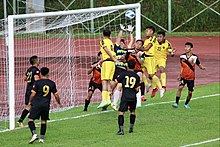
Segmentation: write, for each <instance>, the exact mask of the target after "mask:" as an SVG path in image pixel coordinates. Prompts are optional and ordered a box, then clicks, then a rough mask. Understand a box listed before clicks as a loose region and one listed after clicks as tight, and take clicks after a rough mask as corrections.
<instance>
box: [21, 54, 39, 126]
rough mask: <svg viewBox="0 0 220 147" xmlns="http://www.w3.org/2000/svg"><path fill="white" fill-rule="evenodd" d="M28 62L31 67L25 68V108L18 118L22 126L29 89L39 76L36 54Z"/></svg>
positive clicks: (27, 111)
mask: <svg viewBox="0 0 220 147" xmlns="http://www.w3.org/2000/svg"><path fill="white" fill-rule="evenodd" d="M30 64H31V67H30V68H28V69H27V71H26V74H25V77H24V81H26V82H27V87H26V93H25V105H26V108H25V109H24V110H23V111H22V114H21V117H20V118H19V120H18V122H17V123H18V125H19V126H20V127H21V128H23V127H24V125H23V120H24V119H25V117H26V116H27V115H28V113H29V111H30V108H31V105H28V103H29V98H30V95H31V90H32V88H33V85H34V82H35V81H37V80H39V76H40V70H39V69H38V66H39V64H40V61H39V58H38V57H37V56H32V57H31V58H30Z"/></svg>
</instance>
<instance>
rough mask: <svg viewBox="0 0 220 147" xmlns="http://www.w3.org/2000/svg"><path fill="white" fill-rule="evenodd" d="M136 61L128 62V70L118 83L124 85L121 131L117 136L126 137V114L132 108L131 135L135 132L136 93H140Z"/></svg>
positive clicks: (121, 103)
mask: <svg viewBox="0 0 220 147" xmlns="http://www.w3.org/2000/svg"><path fill="white" fill-rule="evenodd" d="M134 68H135V61H134V60H130V61H128V70H127V71H125V72H123V73H122V74H121V75H120V76H119V77H118V78H117V81H118V82H119V83H122V89H123V90H122V98H121V102H120V106H119V110H118V111H119V115H118V126H119V131H118V132H117V135H124V113H125V112H126V111H127V110H128V107H130V109H129V110H130V128H129V133H132V132H133V128H134V123H135V118H136V115H135V109H136V104H137V97H136V93H137V92H138V91H139V84H140V78H139V76H138V75H137V74H136V73H135V72H134V70H133V69H134Z"/></svg>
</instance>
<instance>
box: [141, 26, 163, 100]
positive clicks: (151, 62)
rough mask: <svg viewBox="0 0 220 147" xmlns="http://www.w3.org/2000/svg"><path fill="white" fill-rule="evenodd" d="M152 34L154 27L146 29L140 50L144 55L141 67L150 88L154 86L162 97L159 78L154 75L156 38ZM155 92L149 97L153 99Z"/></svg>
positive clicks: (155, 90) (154, 90)
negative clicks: (146, 74)
mask: <svg viewBox="0 0 220 147" xmlns="http://www.w3.org/2000/svg"><path fill="white" fill-rule="evenodd" d="M154 32H155V28H154V27H152V26H149V27H146V37H147V39H146V40H145V41H144V45H143V48H142V49H141V50H143V51H144V53H145V60H144V63H143V65H142V67H143V71H144V72H146V71H147V72H148V75H149V79H150V81H151V85H152V87H154V85H156V86H157V87H158V88H159V89H160V97H163V95H164V92H165V90H164V89H163V88H162V85H161V83H160V80H159V78H158V77H157V76H156V75H155V74H156V70H155V57H154V55H155V48H154V47H153V46H154V44H155V42H156V37H155V36H154ZM157 91H158V89H156V88H155V89H153V91H152V94H151V97H154V96H155V94H156V92H157Z"/></svg>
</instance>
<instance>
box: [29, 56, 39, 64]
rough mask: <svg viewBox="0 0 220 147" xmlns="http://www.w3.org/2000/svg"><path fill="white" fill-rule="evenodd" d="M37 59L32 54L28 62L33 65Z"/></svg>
mask: <svg viewBox="0 0 220 147" xmlns="http://www.w3.org/2000/svg"><path fill="white" fill-rule="evenodd" d="M37 59H38V57H37V56H32V57H31V58H30V64H31V65H34V64H35V63H36V62H37Z"/></svg>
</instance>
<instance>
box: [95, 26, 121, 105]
mask: <svg viewBox="0 0 220 147" xmlns="http://www.w3.org/2000/svg"><path fill="white" fill-rule="evenodd" d="M110 35H111V31H110V30H104V31H103V40H101V41H100V51H101V53H102V60H103V62H102V70H101V79H102V102H101V103H100V105H99V106H98V107H97V108H102V107H105V106H109V105H111V100H110V93H111V84H110V81H112V79H113V75H114V72H115V62H118V60H117V59H116V54H115V52H114V44H113V43H112V41H111V39H110Z"/></svg>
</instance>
